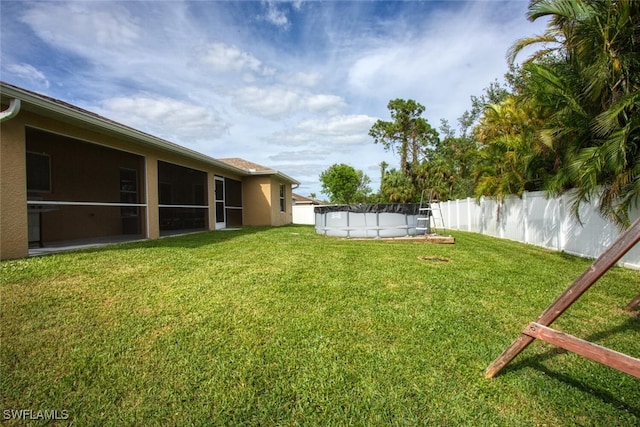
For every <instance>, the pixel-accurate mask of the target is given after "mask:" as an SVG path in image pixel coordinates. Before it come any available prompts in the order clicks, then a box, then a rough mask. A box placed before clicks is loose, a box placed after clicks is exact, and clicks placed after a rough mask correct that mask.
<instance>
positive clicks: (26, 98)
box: [0, 81, 300, 185]
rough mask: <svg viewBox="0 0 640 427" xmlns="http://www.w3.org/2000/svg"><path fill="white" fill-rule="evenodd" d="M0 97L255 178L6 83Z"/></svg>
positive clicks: (66, 119) (224, 163)
mask: <svg viewBox="0 0 640 427" xmlns="http://www.w3.org/2000/svg"><path fill="white" fill-rule="evenodd" d="M0 95H2V99H3V101H4V100H7V102H8V101H10V100H11V99H19V100H20V105H19V107H18V108H19V109H21V110H24V111H31V112H34V113H37V114H40V115H43V116H46V117H51V118H55V119H57V120H64V121H65V122H68V123H71V124H73V125H76V126H79V127H82V128H85V129H90V130H92V131H95V132H98V133H102V134H106V135H111V136H115V137H119V138H126V139H129V140H133V141H135V142H136V143H138V144H141V145H143V146H148V147H154V148H158V149H162V150H167V151H170V152H172V153H176V154H180V155H183V156H186V157H189V158H192V159H195V160H199V161H202V162H204V163H207V164H209V165H212V166H215V167H218V168H220V169H223V170H227V171H229V172H232V173H234V174H237V175H240V176H250V175H254V173H252V172H250V171H249V170H247V169H243V168H241V167H237V166H234V165H232V164H230V163H226V162H222V161H220V160H217V159H214V158H213V157H210V156H207V155H206V154H202V153H199V152H197V151H194V150H191V149H189V148H186V147H183V146H181V145H178V144H175V143H173V142H169V141H167V140H164V139H162V138H158V137H156V136H153V135H150V134H148V133H145V132H142V131H139V130H137V129H134V128H132V127H129V126H126V125H123V124H121V123H118V122H115V121H113V120H111V119H108V118H106V117H102V116H100V115H98V114H95V113H92V112H91V111H87V110H84V109H82V108H80V107H77V106H75V105H72V104H69V103H67V102H64V101H61V100H59V99H55V98H51V97H49V96H46V95H42V94H39V93H36V92H32V91H30V90H26V89H22V88H20V87H17V86H14V85H11V84H9V83H6V82H2V81H0ZM263 168H264V166H263ZM267 169H268V168H267ZM259 174H271V175H278V176H280V177H281V178H283V179H285V180H286V181H288V182H290V183H292V184H297V185H299V184H300V183H299V182H298V181H297V180H295V179H293V178H291V177H289V176H287V175H285V174H282V173H280V172H278V171H277V170H274V169H269V170H268V171H262V172H260V173H259Z"/></svg>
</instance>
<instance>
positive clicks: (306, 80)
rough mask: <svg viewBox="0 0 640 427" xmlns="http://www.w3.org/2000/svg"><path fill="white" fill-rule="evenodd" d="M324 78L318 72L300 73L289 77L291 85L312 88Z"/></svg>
mask: <svg viewBox="0 0 640 427" xmlns="http://www.w3.org/2000/svg"><path fill="white" fill-rule="evenodd" d="M321 78H322V76H321V75H320V73H317V72H314V71H312V72H302V71H301V72H298V73H295V74H294V75H292V76H289V77H288V82H289V84H292V85H299V86H303V87H308V88H312V87H315V86H317V85H318V84H319V83H320V80H321Z"/></svg>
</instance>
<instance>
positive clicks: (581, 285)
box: [485, 218, 640, 378]
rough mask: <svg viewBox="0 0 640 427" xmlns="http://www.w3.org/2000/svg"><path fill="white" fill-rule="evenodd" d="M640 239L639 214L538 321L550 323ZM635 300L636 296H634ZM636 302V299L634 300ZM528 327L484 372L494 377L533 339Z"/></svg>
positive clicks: (544, 323)
mask: <svg viewBox="0 0 640 427" xmlns="http://www.w3.org/2000/svg"><path fill="white" fill-rule="evenodd" d="M639 241H640V218H638V219H637V220H636V221H635V222H634V223H633V224H632V225H631V227H629V228H628V229H627V230H626V231H625V232H624V233H622V234H621V235H620V237H618V239H617V240H616V241H615V242H614V243H613V244H612V245H611V246H609V248H608V249H607V250H606V251H604V252H603V253H602V255H600V256H599V257H598V258H597V259H596V260H595V261H594V262H593V264H591V266H590V267H589V268H587V269H586V270H585V271H584V273H582V274H581V275H580V277H578V278H577V279H576V280H575V281H574V282H573V284H572V285H571V286H569V287H568V288H567V289H566V290H565V291H564V292H563V293H562V295H560V296H559V297H558V299H556V300H555V301H554V302H553V303H552V304H551V305H550V306H549V307H548V308H547V309H546V310H545V311H544V312H543V313H542V314H541V315H540V317H538V319H537V320H536V322H535V323H537V324H540V325H542V326H549V325H551V324H552V323H553V321H554V320H556V319H557V318H558V317H559V316H560V315H561V314H562V313H564V311H565V310H566V309H567V308H569V307H570V306H571V304H573V303H574V302H575V301H576V300H577V299H578V298H580V296H581V295H582V294H583V293H585V292H586V291H587V289H589V288H590V287H591V285H593V284H594V283H595V282H596V281H597V280H598V279H599V278H600V277H602V275H603V274H604V273H606V272H607V271H608V270H609V269H610V268H611V267H612V266H613V265H615V263H616V262H618V261H619V260H620V258H622V257H623V256H624V254H626V253H627V252H629V250H631V248H633V247H634V246H635V245H636V243H638V242H639ZM634 301H635V300H634ZM632 302H633V301H632ZM526 331H527V330H526V329H525V331H524V332H523V333H522V334H520V336H519V337H518V338H517V339H516V340H515V341H514V342H513V344H511V346H510V347H509V348H507V349H506V350H505V351H504V352H503V353H502V354H501V355H500V356H498V358H497V359H496V360H494V361H493V362H492V363H491V364H490V365H489V367H488V368H487V370H486V371H485V376H486V377H487V378H493V377H494V376H495V375H497V374H498V373H499V372H500V371H501V370H502V369H503V368H504V367H505V366H506V365H507V364H508V363H509V362H511V361H512V360H513V359H514V358H515V357H516V356H517V355H518V354H520V352H521V351H522V350H524V349H525V348H526V347H527V346H528V345H529V344H531V342H532V341H533V340H534V338H533V337H531V336H529V335H527V334H526Z"/></svg>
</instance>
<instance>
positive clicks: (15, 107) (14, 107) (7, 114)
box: [0, 98, 21, 122]
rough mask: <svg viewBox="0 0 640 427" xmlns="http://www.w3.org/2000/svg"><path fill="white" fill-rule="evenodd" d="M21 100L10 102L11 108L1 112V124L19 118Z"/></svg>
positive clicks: (14, 99) (13, 99) (15, 99)
mask: <svg viewBox="0 0 640 427" xmlns="http://www.w3.org/2000/svg"><path fill="white" fill-rule="evenodd" d="M20 105H21V104H20V100H19V99H18V98H12V99H11V101H9V108H7V109H6V110H4V111H2V112H0V122H4V121H5V120H9V119H12V118H13V117H15V116H17V115H18V113H19V112H20Z"/></svg>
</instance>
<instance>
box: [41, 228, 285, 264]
mask: <svg viewBox="0 0 640 427" xmlns="http://www.w3.org/2000/svg"><path fill="white" fill-rule="evenodd" d="M284 227H286V226H284ZM269 228H272V227H242V228H238V229H223V230H214V231H197V232H193V233H186V234H175V235H167V236H162V237H160V238H159V239H156V240H149V239H145V240H132V241H122V242H117V241H113V242H109V241H106V242H100V243H96V242H91V241H88V242H87V243H86V244H84V245H82V244H74V245H73V246H69V247H65V245H64V244H60V245H59V247H57V248H54V249H53V250H50V251H48V252H46V253H39V254H36V255H35V256H39V257H40V256H48V255H54V254H71V253H78V252H82V253H98V252H108V251H113V250H117V251H122V250H130V249H140V248H182V249H197V248H200V247H203V246H206V245H211V244H215V243H223V242H227V241H230V240H234V239H237V238H240V237H242V236H246V235H250V234H256V233H261V232H264V231H266V230H268V229H269Z"/></svg>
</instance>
